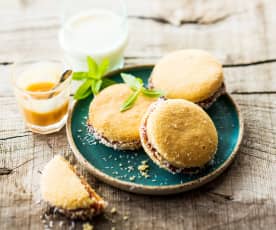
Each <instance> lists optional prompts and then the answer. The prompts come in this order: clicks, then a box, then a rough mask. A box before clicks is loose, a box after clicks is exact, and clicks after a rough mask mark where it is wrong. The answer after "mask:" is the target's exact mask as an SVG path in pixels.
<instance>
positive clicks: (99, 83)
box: [95, 80, 103, 94]
mask: <svg viewBox="0 0 276 230" xmlns="http://www.w3.org/2000/svg"><path fill="white" fill-rule="evenodd" d="M102 83H103V81H102V80H97V81H96V82H95V94H98V93H99V92H100V89H101V86H102Z"/></svg>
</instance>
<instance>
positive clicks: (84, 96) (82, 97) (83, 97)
mask: <svg viewBox="0 0 276 230" xmlns="http://www.w3.org/2000/svg"><path fill="white" fill-rule="evenodd" d="M91 94H92V92H91V90H87V91H86V92H85V93H84V94H82V95H81V96H77V97H75V96H74V99H76V100H82V99H85V98H87V97H88V96H89V95H91Z"/></svg>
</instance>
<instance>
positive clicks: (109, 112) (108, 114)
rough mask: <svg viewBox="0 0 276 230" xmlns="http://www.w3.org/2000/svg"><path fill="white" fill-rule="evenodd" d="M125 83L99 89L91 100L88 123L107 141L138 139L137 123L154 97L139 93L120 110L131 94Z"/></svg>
mask: <svg viewBox="0 0 276 230" xmlns="http://www.w3.org/2000/svg"><path fill="white" fill-rule="evenodd" d="M131 93H132V90H131V89H130V88H129V87H128V86H127V85H126V84H116V85H112V86H109V87H107V88H106V89H104V90H103V91H101V92H100V93H99V94H98V95H97V96H96V97H95V98H94V100H93V101H92V102H91V104H90V108H89V118H88V124H90V125H92V126H93V128H94V130H95V131H96V132H98V133H100V134H101V135H102V136H104V137H105V138H107V139H108V140H109V141H121V142H131V141H137V140H140V138H139V124H140V121H141V119H142V116H143V114H144V113H145V112H146V110H147V108H148V107H149V105H150V104H151V103H152V102H154V101H156V100H157V99H156V98H149V97H145V96H143V95H142V94H141V95H139V97H138V99H137V101H136V102H135V105H134V106H133V107H132V108H131V109H129V110H127V111H125V112H120V107H121V106H122V104H123V103H124V101H125V100H126V99H127V98H128V97H129V96H130V95H131Z"/></svg>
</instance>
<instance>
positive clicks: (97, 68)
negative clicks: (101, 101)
mask: <svg viewBox="0 0 276 230" xmlns="http://www.w3.org/2000/svg"><path fill="white" fill-rule="evenodd" d="M86 61H87V66H88V71H87V72H74V73H73V77H72V78H73V80H75V81H83V83H82V84H81V86H80V87H79V88H78V89H77V91H76V93H75V95H74V99H76V100H81V99H84V98H86V97H88V96H89V95H91V94H93V95H94V96H95V95H97V94H98V93H99V92H100V91H101V90H102V89H104V88H106V87H107V86H110V85H112V84H115V83H116V82H115V81H112V80H110V79H108V78H103V76H104V74H105V73H106V72H107V70H108V67H109V60H108V59H103V61H102V62H101V64H99V65H97V63H96V62H95V60H94V59H93V58H91V57H90V56H87V58H86Z"/></svg>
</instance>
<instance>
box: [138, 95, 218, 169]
mask: <svg viewBox="0 0 276 230" xmlns="http://www.w3.org/2000/svg"><path fill="white" fill-rule="evenodd" d="M140 135H141V141H142V145H143V147H144V149H145V151H146V152H147V153H148V154H149V156H150V157H151V158H152V159H153V160H154V162H155V163H157V164H159V165H160V166H161V167H165V168H169V167H171V168H179V169H186V168H197V167H202V166H204V165H205V164H206V163H208V162H209V161H210V160H211V159H212V158H213V156H214V154H215V152H216V150H217V145H218V135H217V131H216V128H215V126H214V124H213V122H212V120H211V119H210V117H209V116H208V114H207V113H206V112H204V110H203V109H202V108H200V107H199V106H198V105H196V104H194V103H192V102H189V101H186V100H183V99H169V100H165V101H159V102H157V103H156V104H153V105H152V106H151V108H150V109H149V110H148V112H147V113H146V114H145V116H144V119H143V121H142V123H141V128H140ZM175 171H177V170H175Z"/></svg>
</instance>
